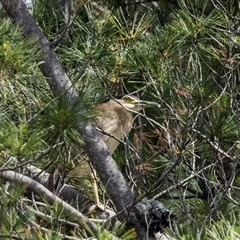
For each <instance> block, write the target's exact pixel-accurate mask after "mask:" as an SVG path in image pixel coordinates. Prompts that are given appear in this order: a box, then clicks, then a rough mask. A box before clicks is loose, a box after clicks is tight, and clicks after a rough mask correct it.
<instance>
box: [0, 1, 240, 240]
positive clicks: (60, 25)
mask: <svg viewBox="0 0 240 240" xmlns="http://www.w3.org/2000/svg"><path fill="white" fill-rule="evenodd" d="M128 3H129V4H127V5H124V4H123V3H122V1H109V2H108V3H105V2H104V1H99V2H98V1H97V2H92V3H84V1H72V5H71V6H68V8H67V7H65V8H64V6H62V5H60V3H59V1H57V0H53V1H47V0H36V1H35V2H34V4H33V9H31V10H30V11H31V14H32V15H33V17H34V19H35V20H36V22H37V23H38V24H39V26H40V27H41V29H42V31H43V33H44V34H45V36H47V38H48V39H49V40H50V41H51V43H52V47H53V48H54V50H55V52H56V53H57V55H58V57H59V59H60V60H61V63H62V65H63V66H64V68H65V69H66V71H67V73H68V75H69V77H70V78H71V80H72V82H73V83H74V85H75V86H76V87H77V89H78V91H79V94H80V95H81V97H82V98H83V99H84V103H85V105H86V106H87V108H88V112H89V113H88V115H87V116H86V115H82V114H81V111H80V110H79V107H76V108H74V107H73V108H71V109H70V108H69V107H68V106H67V104H66V102H65V99H64V96H61V97H59V98H57V99H56V98H54V97H53V96H52V93H51V91H50V90H49V87H48V85H47V84H46V81H45V79H44V78H43V76H42V75H41V72H40V70H39V69H38V65H39V64H40V62H39V60H38V59H39V56H40V55H41V52H40V51H39V49H37V47H36V46H35V44H34V39H30V40H26V39H24V38H23V36H22V34H21V30H20V29H18V28H17V27H16V26H14V25H13V24H12V23H11V22H10V20H9V19H8V17H7V16H6V15H5V13H4V10H3V9H2V10H1V15H0V16H1V20H2V21H1V23H2V24H1V25H0V111H1V112H0V163H1V170H2V169H14V170H15V171H18V172H24V168H23V167H24V165H27V164H33V165H35V166H36V167H39V168H41V169H42V170H44V171H47V172H51V170H52V169H53V168H55V167H56V166H59V165H60V166H61V167H62V168H63V169H67V170H69V168H70V165H71V166H72V165H74V164H76V161H77V160H76V159H73V158H72V156H73V154H72V153H73V152H74V153H75V152H76V151H78V150H79V144H78V143H79V142H81V139H80V137H79V136H78V135H77V134H76V132H75V130H74V126H75V124H76V122H78V121H85V120H86V119H91V118H94V116H96V115H97V114H98V112H97V110H96V105H97V103H99V102H100V101H101V100H103V99H104V98H105V97H108V96H109V95H115V94H121V93H133V94H135V95H137V96H139V97H140V98H141V99H144V100H150V101H154V102H158V103H159V104H161V107H160V108H154V109H146V111H144V112H143V113H141V114H139V115H138V116H136V119H135V123H134V127H133V131H132V132H131V135H130V136H129V139H127V140H126V143H127V144H126V145H125V146H121V147H119V148H118V150H117V151H116V152H115V153H114V158H115V159H116V161H117V162H118V164H119V167H120V169H121V170H122V172H123V173H124V175H125V177H126V179H127V180H128V182H129V184H130V185H131V187H132V189H133V191H134V193H135V195H136V197H137V198H138V199H142V198H147V199H151V198H154V199H158V200H160V201H161V202H163V203H164V205H165V206H167V207H168V208H169V209H171V210H172V211H173V212H174V213H175V214H176V216H177V219H176V221H175V225H174V226H173V228H172V229H169V231H167V235H169V237H170V236H171V237H176V238H177V239H238V238H240V229H239V226H238V222H239V219H240V211H239V206H238V205H239V194H240V192H239V184H240V178H239V166H240V160H239V149H240V142H239V139H238V137H239V134H240V131H239V130H240V129H239V124H240V122H239V114H240V112H239V109H240V106H239V96H238V94H239V63H240V56H239V47H240V41H239V36H238V33H239V25H238V23H239V18H240V16H239V3H238V1H233V0H232V1H231V0H229V1H227V2H226V1H218V0H212V1H207V0H203V1H197V0H196V1H187V0H183V1H159V2H146V3H142V4H140V3H132V2H131V1H129V2H128ZM67 9H68V10H69V11H67ZM76 143H77V144H76ZM79 151H80V150H79ZM81 156H82V155H81ZM82 158H84V157H83V156H82ZM73 184H75V185H76V187H78V183H76V182H73ZM0 191H1V198H0V212H1V213H2V214H1V217H0V237H2V239H9V238H10V239H11V238H12V239H13V237H14V239H23V238H26V239H61V237H62V236H63V235H61V234H58V233H56V231H58V230H59V231H60V232H61V233H62V234H64V233H65V228H64V224H63V222H61V221H59V220H61V219H62V218H65V217H66V216H62V213H61V209H58V206H53V207H52V208H50V207H49V206H46V205H44V204H42V205H41V207H40V210H41V211H42V212H44V214H46V216H45V215H41V214H40V213H37V210H36V209H35V207H37V204H35V203H34V204H35V205H34V204H32V203H31V204H30V203H29V201H30V200H29V199H27V198H26V197H24V198H20V196H23V192H24V188H22V187H20V186H17V185H16V186H14V187H12V186H10V187H8V186H7V184H6V183H5V182H1V189H0ZM99 194H100V197H101V199H100V201H101V202H104V203H105V202H107V200H108V199H106V195H105V192H104V186H101V190H99ZM32 206H33V207H32ZM38 207H39V206H38ZM40 210H39V211H40ZM66 219H68V217H66ZM30 226H34V227H35V230H33V229H31V227H30ZM37 226H39V228H38V227H37ZM40 226H41V227H40ZM112 232H114V234H119V236H122V239H132V238H134V237H135V235H134V233H133V232H129V235H128V236H127V234H125V235H124V236H123V235H121V234H122V233H123V226H118V228H117V229H114V230H113V231H112ZM74 234H75V237H78V238H81V237H85V235H84V234H85V233H84V232H83V231H80V230H79V229H77V230H76V231H74ZM104 234H105V233H104ZM100 235H101V234H100ZM109 238H110V237H109ZM69 239H70V238H69ZM99 239H108V238H107V236H102V238H100V237H99Z"/></svg>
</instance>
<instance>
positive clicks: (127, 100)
mask: <svg viewBox="0 0 240 240" xmlns="http://www.w3.org/2000/svg"><path fill="white" fill-rule="evenodd" d="M123 100H124V102H131V98H130V97H125V98H124V99H123Z"/></svg>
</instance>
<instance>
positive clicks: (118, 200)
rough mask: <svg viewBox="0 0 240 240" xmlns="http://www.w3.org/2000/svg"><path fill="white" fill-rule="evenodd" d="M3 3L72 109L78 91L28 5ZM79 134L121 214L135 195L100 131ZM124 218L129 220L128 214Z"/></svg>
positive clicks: (12, 0)
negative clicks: (33, 43) (33, 44)
mask: <svg viewBox="0 0 240 240" xmlns="http://www.w3.org/2000/svg"><path fill="white" fill-rule="evenodd" d="M0 2H1V3H2V5H3V7H4V9H5V10H6V12H7V14H8V15H9V16H10V17H11V18H12V19H13V21H14V22H15V23H16V24H18V25H20V26H21V27H22V31H23V34H24V36H25V37H28V38H29V37H31V38H35V39H36V41H37V44H38V47H39V48H41V49H42V51H43V53H44V55H43V57H42V59H40V60H41V61H42V64H41V65H40V69H41V71H42V73H43V75H44V76H45V77H46V80H47V82H48V84H49V86H50V88H51V90H52V92H53V93H54V95H55V96H56V97H57V96H59V94H62V93H67V96H68V102H69V105H70V106H72V105H73V104H74V103H75V102H76V101H77V100H78V98H79V96H78V94H77V91H76V89H75V88H74V87H73V85H72V83H71V81H70V79H69V78H68V76H67V74H66V72H65V71H64V69H63V68H62V66H61V64H60V62H59V60H58V59H57V56H56V54H55V52H54V51H53V50H52V49H51V48H50V44H49V42H48V40H47V39H46V38H45V36H44V35H43V33H42V32H41V30H40V29H39V27H38V26H37V24H36V23H35V21H34V20H33V18H32V16H31V15H30V14H29V12H28V10H27V8H26V6H25V4H24V3H23V2H22V1H21V0H0ZM78 104H79V105H81V109H84V106H83V104H82V102H80V101H79V103H78ZM85 112H86V110H85ZM77 131H78V133H79V134H80V135H81V136H82V138H83V139H84V142H85V151H86V153H87V155H88V157H89V159H90V161H91V163H92V165H93V166H94V168H95V169H96V171H97V173H98V174H99V177H100V179H101V181H102V182H103V184H104V185H105V186H106V191H107V193H108V194H109V196H110V198H111V200H112V201H113V203H114V205H115V207H116V209H117V210H118V211H121V210H123V209H126V207H127V206H128V205H131V204H132V203H133V201H134V195H133V193H132V192H131V190H130V188H129V186H128V185H127V183H126V180H125V179H124V177H123V175H122V174H121V172H120V171H119V169H118V167H117V164H116V163H115V161H114V160H113V158H112V156H111V155H110V153H109V152H108V150H107V148H106V145H105V143H104V142H103V140H102V139H101V138H100V137H99V134H98V132H97V130H96V129H95V128H94V127H93V126H92V125H91V123H90V122H85V123H78V124H77ZM123 217H126V211H125V214H124V215H123Z"/></svg>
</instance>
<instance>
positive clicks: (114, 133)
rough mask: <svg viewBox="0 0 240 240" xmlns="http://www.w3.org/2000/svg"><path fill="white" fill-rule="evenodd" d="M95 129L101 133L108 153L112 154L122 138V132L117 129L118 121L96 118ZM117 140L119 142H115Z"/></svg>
mask: <svg viewBox="0 0 240 240" xmlns="http://www.w3.org/2000/svg"><path fill="white" fill-rule="evenodd" d="M95 122H96V127H97V129H98V130H99V131H100V133H101V137H102V139H103V141H104V142H105V143H106V145H107V148H108V150H109V152H110V153H111V154H112V153H113V152H114V151H115V149H116V148H117V146H118V145H119V143H120V141H119V140H122V138H123V134H122V130H121V129H120V127H119V124H118V119H116V118H104V117H99V118H98V117H97V118H96V119H95ZM117 139H119V140H117Z"/></svg>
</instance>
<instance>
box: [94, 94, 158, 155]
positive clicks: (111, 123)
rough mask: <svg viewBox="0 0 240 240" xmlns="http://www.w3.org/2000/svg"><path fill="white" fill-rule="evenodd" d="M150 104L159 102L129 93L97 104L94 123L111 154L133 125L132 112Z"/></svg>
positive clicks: (155, 104)
mask: <svg viewBox="0 0 240 240" xmlns="http://www.w3.org/2000/svg"><path fill="white" fill-rule="evenodd" d="M152 106H157V107H160V104H158V103H155V102H149V101H143V100H140V99H139V98H138V97H136V96H134V95H130V94H122V95H117V96H114V97H112V98H110V99H108V100H106V101H104V102H102V103H101V104H99V105H98V111H99V115H98V116H97V117H96V118H95V124H94V125H95V126H96V127H97V130H98V131H99V132H100V136H101V138H102V140H103V141H104V142H105V144H106V146H107V149H108V151H109V152H110V154H111V155H112V154H113V153H114V152H115V150H116V149H117V147H118V145H119V144H120V143H121V142H123V141H124V139H125V138H126V137H127V136H128V135H129V133H130V131H131V129H132V126H133V120H134V117H133V114H134V113H138V112H140V111H141V110H143V109H144V108H147V107H152Z"/></svg>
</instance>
